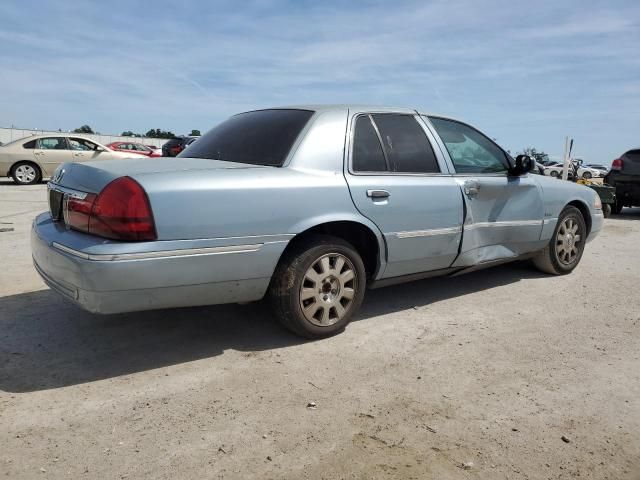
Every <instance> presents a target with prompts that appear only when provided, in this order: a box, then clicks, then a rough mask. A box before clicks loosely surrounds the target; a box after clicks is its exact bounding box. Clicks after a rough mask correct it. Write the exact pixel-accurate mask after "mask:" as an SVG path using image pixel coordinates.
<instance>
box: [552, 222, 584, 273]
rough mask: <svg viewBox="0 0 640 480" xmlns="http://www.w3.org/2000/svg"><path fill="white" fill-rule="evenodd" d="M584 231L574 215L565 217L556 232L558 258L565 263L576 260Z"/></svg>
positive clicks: (568, 263) (569, 263)
mask: <svg viewBox="0 0 640 480" xmlns="http://www.w3.org/2000/svg"><path fill="white" fill-rule="evenodd" d="M581 241H582V231H581V229H580V224H579V223H578V222H577V221H576V219H575V218H573V217H567V218H565V219H564V220H563V221H562V223H561V224H560V228H559V229H558V233H556V254H557V255H558V260H559V261H560V262H561V263H562V264H564V265H571V264H572V263H573V262H575V260H576V258H577V257H578V254H579V253H580V245H579V244H580V242H581Z"/></svg>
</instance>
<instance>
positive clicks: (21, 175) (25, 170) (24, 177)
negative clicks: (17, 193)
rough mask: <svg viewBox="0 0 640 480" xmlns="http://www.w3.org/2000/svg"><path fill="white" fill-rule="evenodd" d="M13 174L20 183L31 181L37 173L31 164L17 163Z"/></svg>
mask: <svg viewBox="0 0 640 480" xmlns="http://www.w3.org/2000/svg"><path fill="white" fill-rule="evenodd" d="M15 175H16V178H17V179H18V181H19V182H20V183H31V182H33V181H34V180H35V179H36V177H37V175H38V173H37V172H36V169H35V168H33V167H32V166H31V165H18V168H16V170H15Z"/></svg>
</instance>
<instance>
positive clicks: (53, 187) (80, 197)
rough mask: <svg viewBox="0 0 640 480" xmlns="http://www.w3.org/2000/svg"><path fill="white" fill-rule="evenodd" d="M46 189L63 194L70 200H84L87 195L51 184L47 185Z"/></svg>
mask: <svg viewBox="0 0 640 480" xmlns="http://www.w3.org/2000/svg"><path fill="white" fill-rule="evenodd" d="M47 189H48V190H55V191H56V192H60V193H64V194H65V195H68V196H70V197H72V198H77V199H78V200H84V199H85V198H86V197H87V195H88V193H87V192H80V191H78V190H73V189H71V188H67V187H61V186H60V185H56V184H55V183H51V182H48V183H47Z"/></svg>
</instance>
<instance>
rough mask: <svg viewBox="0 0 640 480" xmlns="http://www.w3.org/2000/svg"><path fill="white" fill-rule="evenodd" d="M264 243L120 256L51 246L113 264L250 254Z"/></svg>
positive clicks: (88, 258)
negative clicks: (170, 258) (129, 261)
mask: <svg viewBox="0 0 640 480" xmlns="http://www.w3.org/2000/svg"><path fill="white" fill-rule="evenodd" d="M263 245H264V244H263V243H255V244H251V245H229V246H224V247H205V248H183V249H179V250H158V251H154V252H141V253H119V254H111V253H108V254H103V253H100V254H92V253H85V252H81V251H79V250H76V249H74V248H70V247H67V246H66V245H61V244H59V243H57V242H53V243H52V244H51V246H52V247H54V248H56V249H57V250H60V251H61V252H64V253H68V254H69V255H73V256H75V257H78V258H82V259H83V260H92V261H98V262H104V261H108V262H113V261H119V260H144V259H149V258H167V257H189V256H193V255H221V254H227V253H249V252H257V251H258V250H260V249H261V248H262V246H263Z"/></svg>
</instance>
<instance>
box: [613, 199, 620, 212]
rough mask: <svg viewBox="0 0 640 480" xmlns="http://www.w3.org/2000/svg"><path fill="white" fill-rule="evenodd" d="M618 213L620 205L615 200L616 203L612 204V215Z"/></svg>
mask: <svg viewBox="0 0 640 480" xmlns="http://www.w3.org/2000/svg"><path fill="white" fill-rule="evenodd" d="M620 212H622V203H621V202H619V201H618V200H616V203H614V204H613V213H615V214H616V215H620Z"/></svg>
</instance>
